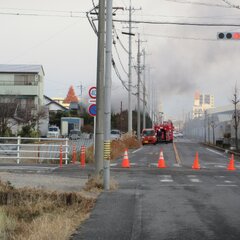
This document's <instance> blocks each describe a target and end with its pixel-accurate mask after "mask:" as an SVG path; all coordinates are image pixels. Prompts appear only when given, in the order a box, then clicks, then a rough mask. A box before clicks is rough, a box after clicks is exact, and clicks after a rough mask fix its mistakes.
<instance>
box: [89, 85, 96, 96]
mask: <svg viewBox="0 0 240 240" xmlns="http://www.w3.org/2000/svg"><path fill="white" fill-rule="evenodd" d="M88 95H89V97H91V98H96V97H97V88H96V87H90V88H89V91H88Z"/></svg>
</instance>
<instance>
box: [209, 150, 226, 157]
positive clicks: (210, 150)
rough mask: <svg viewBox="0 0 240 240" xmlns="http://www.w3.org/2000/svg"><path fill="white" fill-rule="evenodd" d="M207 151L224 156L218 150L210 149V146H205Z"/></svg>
mask: <svg viewBox="0 0 240 240" xmlns="http://www.w3.org/2000/svg"><path fill="white" fill-rule="evenodd" d="M206 149H207V150H208V151H209V152H213V153H215V154H218V155H220V156H224V154H222V153H220V152H217V151H214V150H212V149H210V148H206Z"/></svg>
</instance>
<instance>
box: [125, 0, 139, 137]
mask: <svg viewBox="0 0 240 240" xmlns="http://www.w3.org/2000/svg"><path fill="white" fill-rule="evenodd" d="M140 9H141V8H140ZM140 9H135V8H133V7H132V1H131V0H129V8H127V9H126V10H128V11H129V21H128V23H129V32H128V33H126V32H122V33H123V34H127V35H128V37H129V39H128V44H129V50H128V51H129V53H128V133H129V134H131V135H132V36H135V34H134V33H132V12H133V11H135V10H140Z"/></svg>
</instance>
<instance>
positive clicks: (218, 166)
mask: <svg viewBox="0 0 240 240" xmlns="http://www.w3.org/2000/svg"><path fill="white" fill-rule="evenodd" d="M214 167H217V168H226V167H227V165H214Z"/></svg>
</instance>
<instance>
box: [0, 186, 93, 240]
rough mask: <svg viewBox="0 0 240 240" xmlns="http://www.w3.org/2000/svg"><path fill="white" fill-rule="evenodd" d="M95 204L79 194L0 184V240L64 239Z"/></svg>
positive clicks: (90, 198)
mask: <svg viewBox="0 0 240 240" xmlns="http://www.w3.org/2000/svg"><path fill="white" fill-rule="evenodd" d="M95 201H96V199H95V198H93V197H87V196H85V195H83V194H82V193H58V192H46V191H43V190H37V189H29V188H22V189H14V188H13V187H12V186H11V185H10V184H9V183H7V184H6V183H2V182H0V205H1V206H2V207H1V211H0V239H10V240H27V239H28V240H29V239H30V240H31V239H35V240H38V239H39V240H40V239H41V240H42V239H53V240H54V239H56V240H57V239H58V240H62V239H68V238H69V237H70V235H71V234H72V233H73V232H74V230H75V229H76V227H78V226H79V225H80V223H81V222H82V221H83V220H84V219H86V218H87V217H88V215H89V212H90V210H91V209H92V208H93V206H94V204H95Z"/></svg>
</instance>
